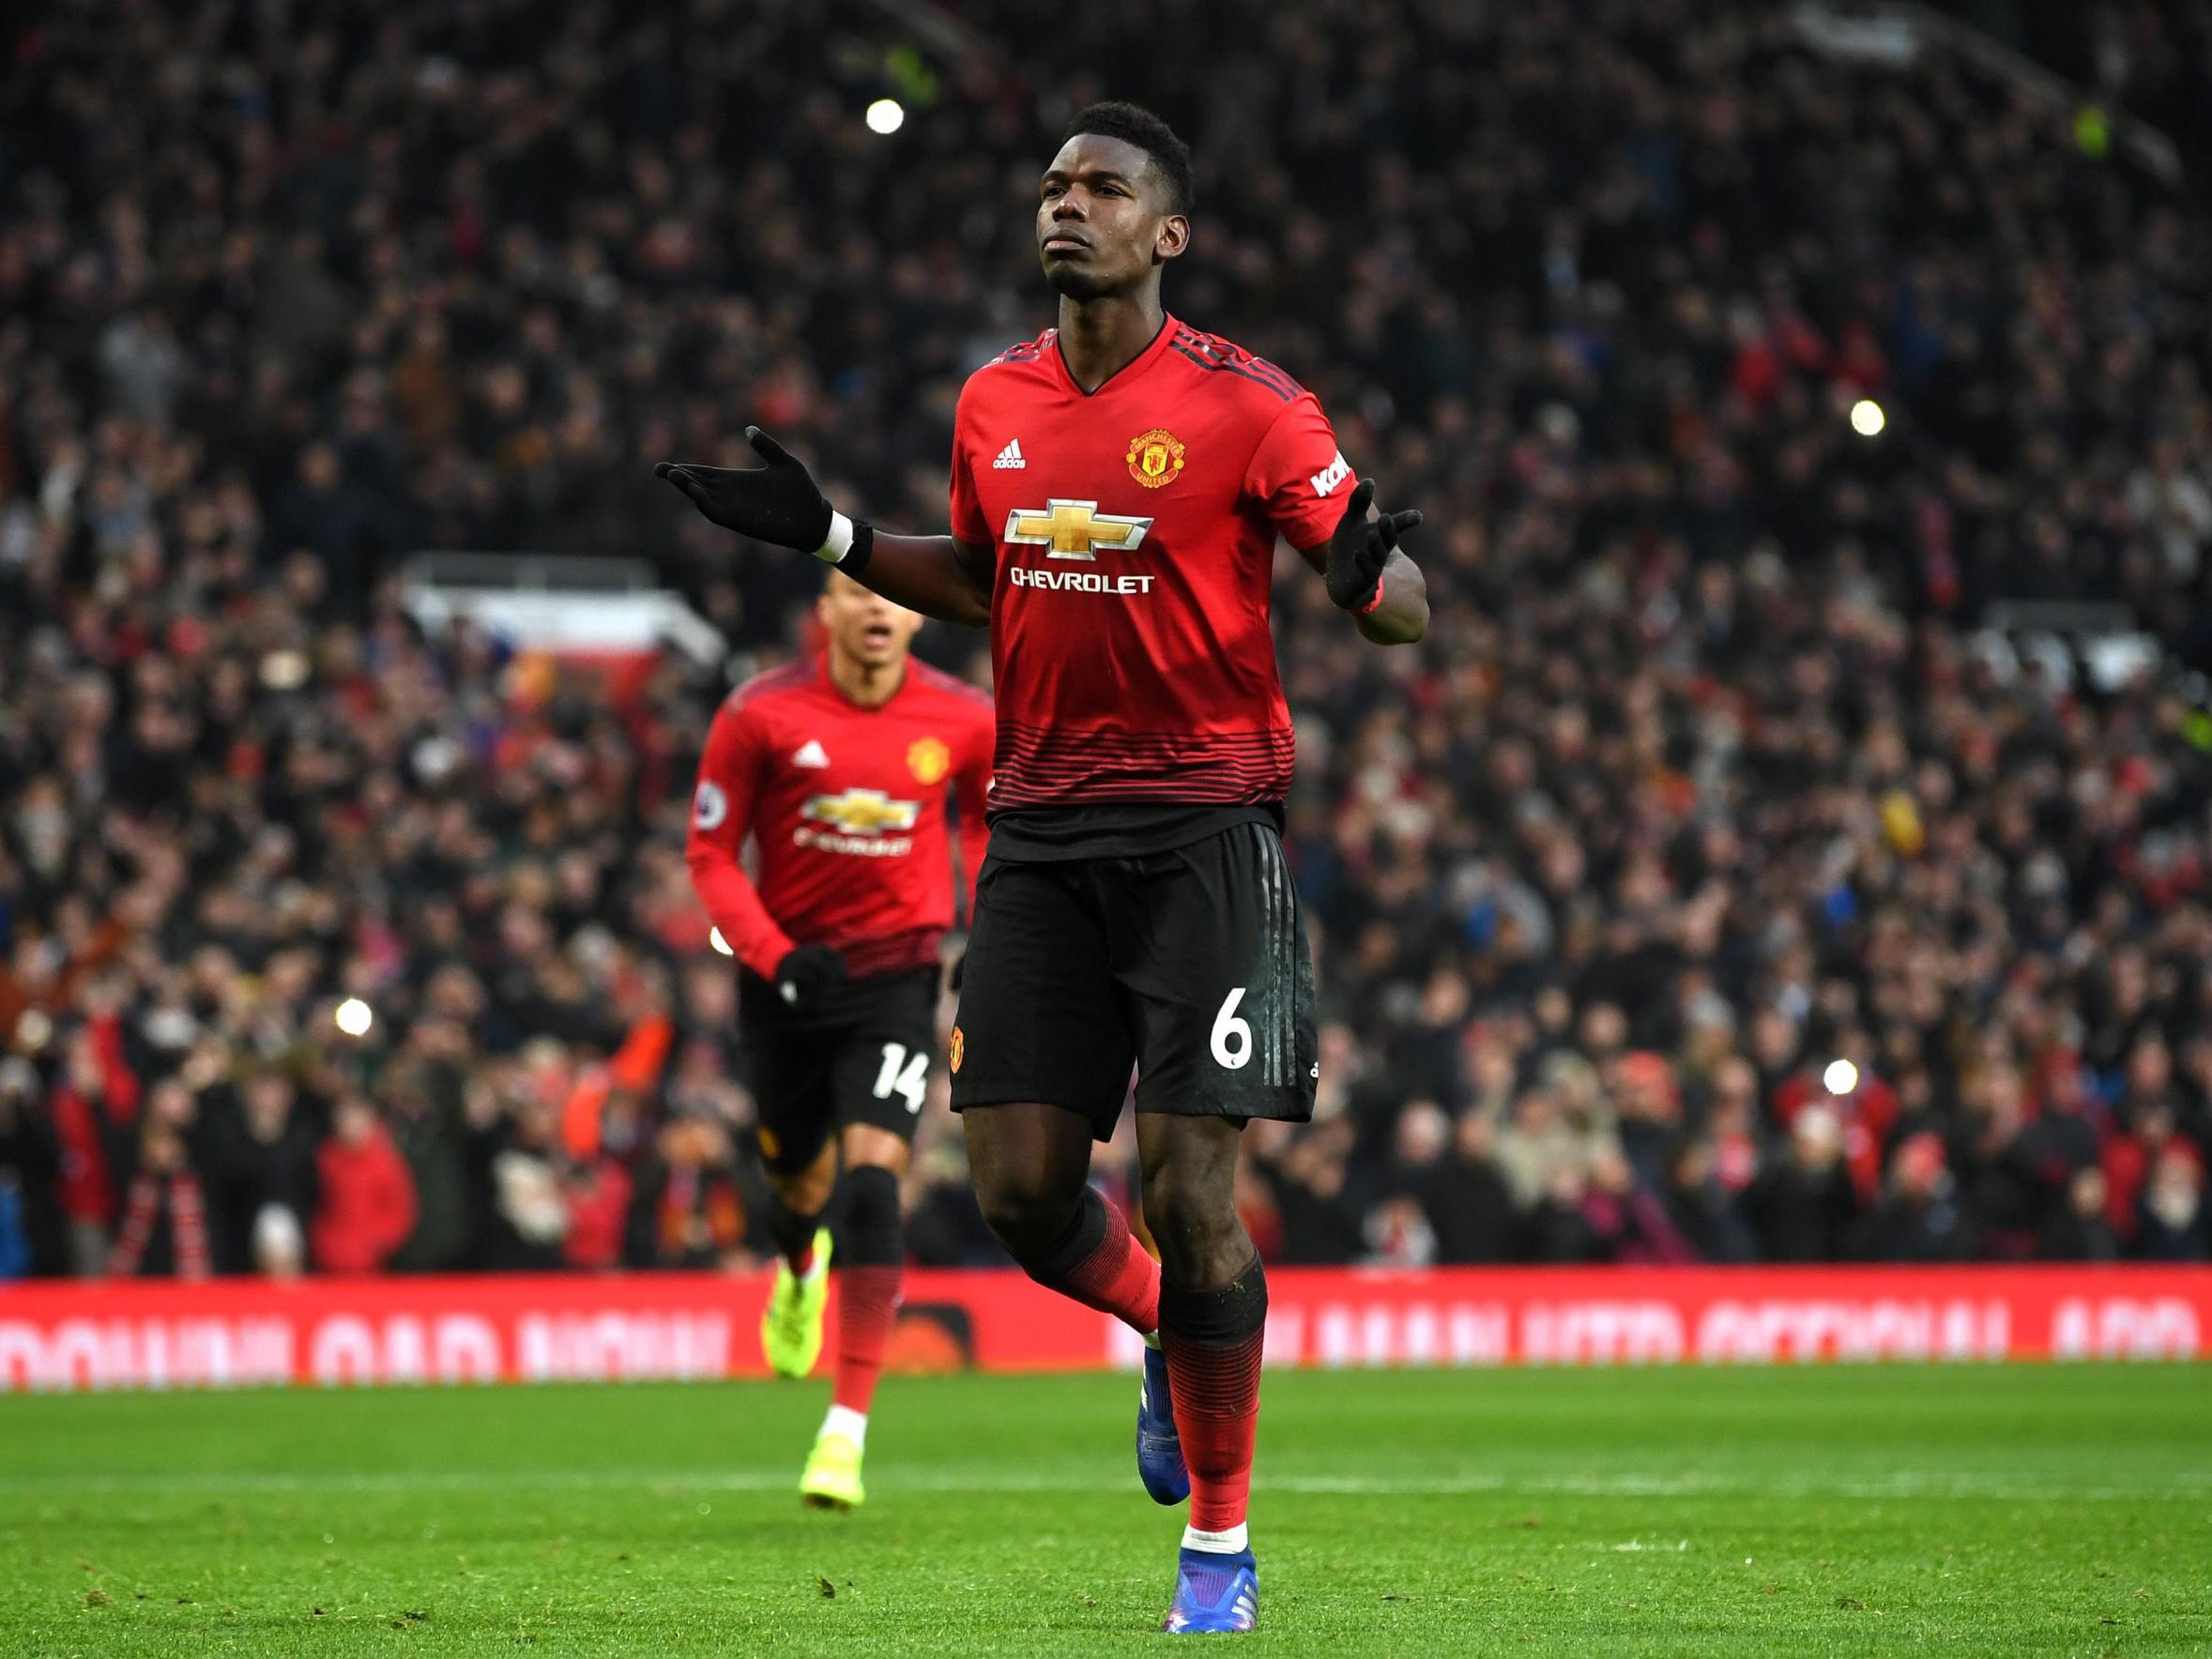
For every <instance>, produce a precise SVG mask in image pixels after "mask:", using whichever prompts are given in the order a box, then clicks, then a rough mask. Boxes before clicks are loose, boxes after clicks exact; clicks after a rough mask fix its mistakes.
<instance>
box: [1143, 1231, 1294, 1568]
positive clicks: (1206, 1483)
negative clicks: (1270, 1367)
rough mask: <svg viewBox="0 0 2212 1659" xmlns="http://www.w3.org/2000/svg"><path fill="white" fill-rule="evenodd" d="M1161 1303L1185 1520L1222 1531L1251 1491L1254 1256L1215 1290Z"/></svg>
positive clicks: (1260, 1323)
mask: <svg viewBox="0 0 2212 1659" xmlns="http://www.w3.org/2000/svg"><path fill="white" fill-rule="evenodd" d="M1162 1301H1163V1304H1164V1305H1163V1307H1162V1310H1161V1313H1162V1317H1161V1320H1160V1347H1161V1348H1162V1350H1163V1351H1164V1352H1165V1353H1166V1355H1167V1388H1168V1392H1169V1393H1171V1394H1172V1395H1173V1396H1174V1403H1175V1432H1176V1435H1177V1436H1178V1438H1181V1439H1182V1460H1183V1462H1184V1463H1185V1464H1186V1465H1187V1466H1188V1467H1189V1469H1190V1471H1191V1512H1190V1524H1191V1525H1192V1526H1193V1527H1195V1528H1197V1529H1198V1530H1199V1531H1201V1532H1227V1531H1228V1530H1230V1529H1231V1528H1233V1527H1236V1526H1239V1525H1241V1524H1242V1523H1243V1519H1244V1509H1245V1505H1246V1503H1247V1501H1248V1500H1249V1499H1250V1497H1251V1492H1252V1448H1253V1443H1254V1441H1255V1440H1256V1439H1257V1438H1258V1437H1259V1354H1260V1347H1261V1343H1262V1341H1263V1339H1264V1337H1265V1334H1266V1320H1267V1280H1266V1278H1265V1276H1264V1275H1263V1274H1262V1273H1261V1271H1260V1269H1259V1260H1258V1259H1257V1258H1255V1259H1254V1261H1253V1263H1252V1265H1251V1266H1250V1267H1249V1268H1247V1269H1245V1270H1244V1271H1243V1272H1242V1273H1240V1274H1239V1275H1238V1276H1237V1277H1236V1279H1235V1280H1233V1281H1232V1282H1231V1283H1229V1284H1228V1285H1225V1286H1222V1287H1221V1288H1220V1289H1218V1290H1201V1291H1186V1290H1172V1289H1171V1290H1169V1291H1168V1293H1167V1296H1166V1297H1164V1298H1163V1299H1162ZM1209 1339H1212V1340H1209Z"/></svg>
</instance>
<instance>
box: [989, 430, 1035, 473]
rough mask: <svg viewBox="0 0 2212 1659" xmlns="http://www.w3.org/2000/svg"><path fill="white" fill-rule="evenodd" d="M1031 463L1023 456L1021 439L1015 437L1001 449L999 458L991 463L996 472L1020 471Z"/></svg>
mask: <svg viewBox="0 0 2212 1659" xmlns="http://www.w3.org/2000/svg"><path fill="white" fill-rule="evenodd" d="M1027 465H1029V463H1028V462H1026V461H1024V460H1023V459H1022V458H1021V439H1019V438H1015V439H1014V442H1012V443H1011V444H1008V445H1007V446H1006V448H1004V449H1001V450H999V459H998V460H996V461H994V462H992V463H991V469H992V470H993V471H994V472H1019V471H1020V470H1021V469H1022V468H1023V467H1025V466H1027Z"/></svg>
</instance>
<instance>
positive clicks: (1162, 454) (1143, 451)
mask: <svg viewBox="0 0 2212 1659" xmlns="http://www.w3.org/2000/svg"><path fill="white" fill-rule="evenodd" d="M1124 459H1126V460H1127V461H1128V463H1129V476H1130V477H1131V478H1133V479H1136V480H1137V482H1138V483H1140V484H1142V485H1143V486H1144V487H1145V488H1146V489H1148V490H1157V489H1161V488H1164V487H1165V486H1167V485H1168V484H1171V483H1173V482H1174V481H1175V480H1176V478H1177V477H1178V476H1179V475H1180V474H1181V473H1182V439H1181V438H1179V437H1177V436H1176V435H1175V434H1173V433H1171V432H1169V431H1168V430H1167V428H1166V427H1164V426H1155V427H1153V428H1152V431H1150V432H1140V433H1138V434H1137V435H1136V436H1135V437H1133V438H1131V439H1130V440H1129V453H1128V455H1127V456H1126V457H1125V458H1124Z"/></svg>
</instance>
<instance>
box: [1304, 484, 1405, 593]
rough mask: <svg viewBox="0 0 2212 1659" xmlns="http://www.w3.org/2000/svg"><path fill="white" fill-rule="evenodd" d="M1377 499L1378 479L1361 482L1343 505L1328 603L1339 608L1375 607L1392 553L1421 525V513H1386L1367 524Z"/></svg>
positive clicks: (1331, 563)
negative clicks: (1376, 487) (1369, 513)
mask: <svg viewBox="0 0 2212 1659" xmlns="http://www.w3.org/2000/svg"><path fill="white" fill-rule="evenodd" d="M1374 499H1375V480H1374V479H1360V481H1359V486H1358V488H1356V489H1354V490H1353V491H1352V493H1351V499H1350V500H1349V501H1347V502H1346V503H1345V504H1344V517H1343V518H1341V519H1339V520H1338V521H1337V524H1336V534H1335V535H1334V536H1332V537H1330V538H1329V569H1328V573H1327V575H1326V576H1325V578H1324V580H1326V581H1327V583H1328V584H1329V601H1330V602H1331V603H1332V604H1334V605H1335V606H1336V608H1337V609H1339V610H1344V611H1353V612H1365V611H1367V610H1370V609H1372V608H1373V606H1374V604H1375V601H1376V599H1377V597H1378V593H1379V589H1380V587H1381V582H1382V567H1383V566H1384V565H1386V564H1388V563H1389V562H1390V555H1391V550H1392V549H1393V548H1395V547H1396V546H1397V544H1398V540H1399V539H1400V538H1401V537H1403V536H1404V535H1405V533H1406V532H1407V531H1408V530H1411V529H1412V528H1414V527H1415V526H1416V525H1419V524H1420V523H1421V515H1420V514H1419V513H1418V512H1386V513H1384V514H1383V515H1382V516H1381V518H1379V519H1377V520H1375V521H1374V522H1373V523H1372V524H1370V523H1368V522H1367V508H1368V505H1369V504H1370V503H1371V502H1373V500H1374Z"/></svg>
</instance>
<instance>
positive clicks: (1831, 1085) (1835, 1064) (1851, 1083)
mask: <svg viewBox="0 0 2212 1659" xmlns="http://www.w3.org/2000/svg"><path fill="white" fill-rule="evenodd" d="M1821 1081H1822V1082H1823V1084H1825V1085H1826V1086H1827V1089H1828V1092H1829V1093H1830V1094H1838V1095H1841V1094H1849V1093H1850V1092H1851V1091H1852V1090H1853V1089H1854V1088H1857V1087H1858V1086H1859V1069H1858V1068H1857V1067H1856V1066H1854V1065H1853V1064H1852V1063H1851V1062H1850V1061H1849V1060H1830V1061H1829V1062H1828V1069H1827V1070H1826V1071H1824V1072H1823V1073H1821Z"/></svg>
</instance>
